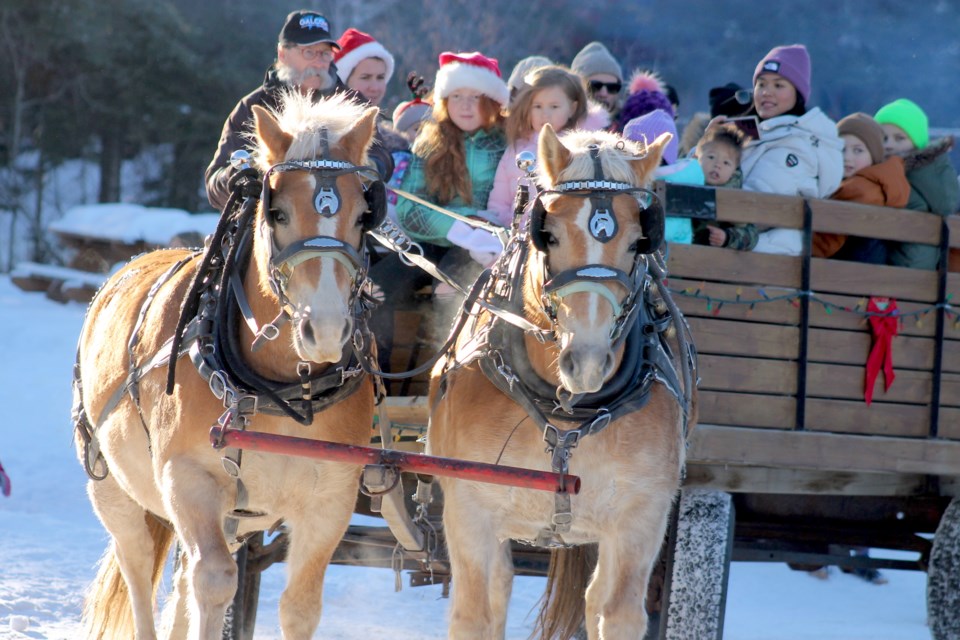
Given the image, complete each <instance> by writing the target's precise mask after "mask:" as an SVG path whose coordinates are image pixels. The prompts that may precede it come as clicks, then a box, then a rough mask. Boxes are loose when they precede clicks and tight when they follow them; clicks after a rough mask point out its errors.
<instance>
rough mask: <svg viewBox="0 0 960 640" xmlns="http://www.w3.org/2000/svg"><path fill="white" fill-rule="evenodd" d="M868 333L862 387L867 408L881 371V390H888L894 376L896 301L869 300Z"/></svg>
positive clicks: (898, 320)
mask: <svg viewBox="0 0 960 640" xmlns="http://www.w3.org/2000/svg"><path fill="white" fill-rule="evenodd" d="M867 311H868V312H870V313H871V314H875V315H870V316H868V318H869V321H870V331H871V332H872V333H873V346H872V347H871V348H870V355H869V356H867V364H866V378H865V379H864V385H863V399H864V401H865V402H866V403H867V405H868V406H869V405H870V403H871V402H872V401H873V385H874V383H875V382H876V381H877V376H878V375H880V370H881V368H882V369H883V382H884V385H883V390H884V392H886V391H889V390H890V385H892V384H893V381H894V379H895V378H896V374H895V373H894V372H893V338H894V337H895V336H896V335H897V333H899V331H900V319H899V317H898V315H897V301H896V300H894V299H893V298H870V301H869V302H868V303H867Z"/></svg>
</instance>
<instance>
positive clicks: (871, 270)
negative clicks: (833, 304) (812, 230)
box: [810, 258, 937, 304]
mask: <svg viewBox="0 0 960 640" xmlns="http://www.w3.org/2000/svg"><path fill="white" fill-rule="evenodd" d="M810 288H811V290H812V291H816V292H818V293H820V292H823V293H842V294H847V295H851V294H852V295H857V296H885V297H890V298H896V299H897V301H898V304H899V300H901V299H902V300H913V301H917V302H928V303H929V302H935V301H936V299H937V274H936V272H934V271H922V270H920V269H907V268H905V267H889V266H885V265H876V264H862V263H859V262H845V261H841V260H826V259H824V258H813V259H812V260H811V261H810Z"/></svg>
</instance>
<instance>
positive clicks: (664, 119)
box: [623, 109, 679, 164]
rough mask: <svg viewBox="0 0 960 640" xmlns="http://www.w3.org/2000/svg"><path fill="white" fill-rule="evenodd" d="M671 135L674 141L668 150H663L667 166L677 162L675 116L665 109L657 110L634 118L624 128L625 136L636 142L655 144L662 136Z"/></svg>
mask: <svg viewBox="0 0 960 640" xmlns="http://www.w3.org/2000/svg"><path fill="white" fill-rule="evenodd" d="M663 133H671V134H673V139H672V140H670V142H669V143H667V148H666V149H664V150H663V160H664V162H666V163H667V164H673V163H674V162H676V161H677V154H678V149H679V144H678V142H677V125H676V124H675V123H674V121H673V116H672V115H670V114H669V113H668V112H667V111H664V110H663V109H656V110H655V111H651V112H650V113H647V114H645V115H642V116H640V117H639V118H634V119H633V120H631V121H630V122H628V123H627V124H626V126H625V127H624V128H623V136H624V137H625V138H627V139H629V140H633V141H634V142H644V141H646V143H647V144H651V143H653V141H654V140H656V139H657V138H658V137H659V136H660V135H661V134H663Z"/></svg>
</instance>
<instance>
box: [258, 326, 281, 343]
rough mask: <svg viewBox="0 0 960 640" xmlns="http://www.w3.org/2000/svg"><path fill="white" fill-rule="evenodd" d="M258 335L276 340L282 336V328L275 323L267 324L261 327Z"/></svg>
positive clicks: (265, 338)
mask: <svg viewBox="0 0 960 640" xmlns="http://www.w3.org/2000/svg"><path fill="white" fill-rule="evenodd" d="M257 337H258V338H263V339H264V340H276V339H277V338H278V337H280V329H278V328H277V325H275V324H265V325H263V326H262V327H260V331H259V333H257Z"/></svg>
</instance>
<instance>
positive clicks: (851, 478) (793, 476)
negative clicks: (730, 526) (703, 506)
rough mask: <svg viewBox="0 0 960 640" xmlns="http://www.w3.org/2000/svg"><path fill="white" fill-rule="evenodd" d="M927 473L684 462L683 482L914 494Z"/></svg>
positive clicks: (748, 489)
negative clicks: (866, 471) (685, 466)
mask: <svg viewBox="0 0 960 640" xmlns="http://www.w3.org/2000/svg"><path fill="white" fill-rule="evenodd" d="M928 484H929V483H928V482H927V476H925V475H923V474H913V473H863V472H852V471H820V470H816V469H782V468H771V467H746V466H734V465H709V464H699V463H695V464H687V474H686V477H685V478H684V482H683V486H684V487H688V488H698V489H711V490H714V491H730V492H733V493H776V494H804V495H845V496H913V495H921V494H923V493H924V492H925V491H927V490H928Z"/></svg>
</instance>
